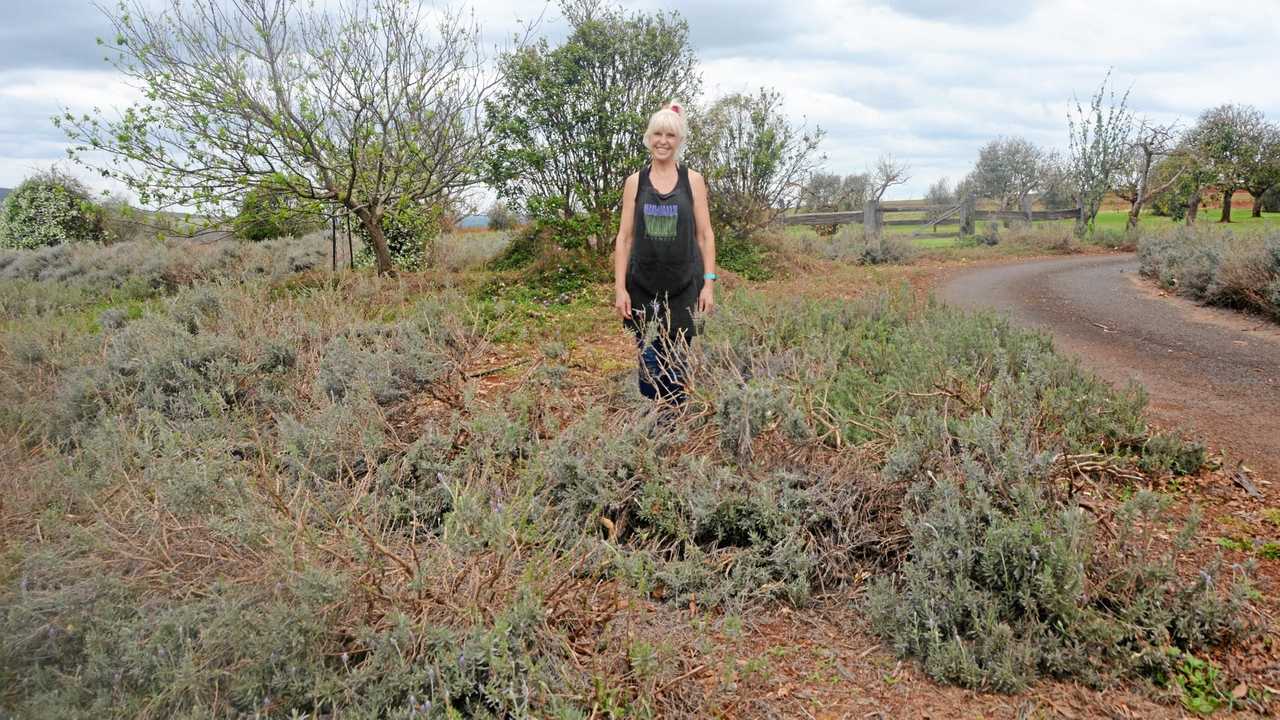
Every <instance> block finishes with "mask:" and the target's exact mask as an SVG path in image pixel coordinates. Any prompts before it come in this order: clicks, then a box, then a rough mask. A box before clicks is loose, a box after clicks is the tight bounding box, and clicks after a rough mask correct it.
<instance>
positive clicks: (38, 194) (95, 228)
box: [0, 169, 103, 249]
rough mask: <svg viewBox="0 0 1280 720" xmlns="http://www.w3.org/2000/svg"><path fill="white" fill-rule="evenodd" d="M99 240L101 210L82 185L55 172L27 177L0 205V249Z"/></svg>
mask: <svg viewBox="0 0 1280 720" xmlns="http://www.w3.org/2000/svg"><path fill="white" fill-rule="evenodd" d="M102 240H103V211H102V208H100V207H98V206H97V205H96V204H95V203H94V202H93V200H92V199H91V198H90V197H89V191H88V189H86V188H85V186H84V184H83V183H81V182H80V181H79V180H77V179H75V178H74V177H72V176H70V175H67V174H65V173H62V172H59V171H58V170H56V169H54V170H49V171H46V172H42V173H38V174H36V175H33V176H32V177H30V178H27V179H26V180H24V181H22V184H21V185H19V186H18V187H17V188H15V189H14V190H13V192H11V193H9V194H8V195H7V196H5V198H4V201H3V202H0V248H15V249H34V248H41V247H48V246H51V245H67V244H71V243H99V242H102Z"/></svg>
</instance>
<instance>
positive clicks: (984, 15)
mask: <svg viewBox="0 0 1280 720" xmlns="http://www.w3.org/2000/svg"><path fill="white" fill-rule="evenodd" d="M878 4H879V5H881V6H883V7H887V8H889V9H891V10H893V11H894V12H897V13H899V14H902V15H909V16H911V17H916V18H920V19H922V20H937V21H940V22H950V23H959V24H962V25H1006V24H1009V23H1013V22H1017V21H1018V20H1021V19H1023V18H1025V17H1027V16H1028V15H1030V14H1031V13H1032V12H1033V11H1034V10H1035V9H1036V6H1037V5H1039V4H1040V3H1039V2H1035V1H1033V0H968V2H956V0H879V2H878Z"/></svg>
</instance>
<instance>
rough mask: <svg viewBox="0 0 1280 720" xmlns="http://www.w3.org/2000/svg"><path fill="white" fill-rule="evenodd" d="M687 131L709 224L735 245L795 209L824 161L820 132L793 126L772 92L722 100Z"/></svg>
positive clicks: (726, 97)
mask: <svg viewBox="0 0 1280 720" xmlns="http://www.w3.org/2000/svg"><path fill="white" fill-rule="evenodd" d="M690 132H691V135H692V138H691V140H690V148H689V152H690V155H691V161H692V162H693V163H694V164H695V165H696V166H697V167H698V168H699V169H700V170H701V171H702V173H703V175H704V176H705V177H706V179H707V186H708V190H709V193H710V205H711V207H710V210H711V219H712V221H713V222H714V223H715V224H716V226H717V227H719V228H721V229H722V230H724V231H727V233H728V235H730V236H732V237H733V238H734V239H737V240H740V241H741V240H748V239H749V238H750V237H751V235H752V234H754V233H755V232H757V231H759V230H760V229H761V228H763V227H765V226H766V225H768V224H769V223H771V222H773V220H774V218H776V217H777V215H778V213H780V212H782V211H783V210H784V209H786V208H788V207H795V206H796V205H797V204H798V203H799V201H800V195H801V189H802V188H803V187H804V186H805V184H806V182H807V181H808V180H809V176H810V175H811V174H812V173H813V171H814V169H815V167H816V166H817V165H818V164H819V163H821V162H822V161H823V160H825V157H823V156H821V155H819V154H818V145H819V143H820V142H821V141H822V136H823V131H822V129H821V128H814V129H813V130H808V129H806V128H803V127H798V126H795V125H793V124H792V123H791V122H790V121H789V120H788V119H787V116H786V114H785V113H784V112H783V105H782V94H781V93H779V92H777V91H775V90H767V89H764V88H761V89H760V91H759V92H758V93H756V94H755V95H747V94H743V93H735V94H732V95H727V96H725V97H722V98H720V99H719V100H717V101H716V102H715V103H714V104H713V105H712V106H711V108H710V109H708V110H707V111H706V112H705V113H702V114H700V115H698V116H696V117H695V118H694V120H693V122H692V127H691V130H690Z"/></svg>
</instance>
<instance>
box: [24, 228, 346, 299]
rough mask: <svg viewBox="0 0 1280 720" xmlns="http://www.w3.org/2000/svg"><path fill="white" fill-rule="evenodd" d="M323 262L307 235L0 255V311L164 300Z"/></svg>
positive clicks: (320, 245)
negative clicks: (198, 287) (195, 287)
mask: <svg viewBox="0 0 1280 720" xmlns="http://www.w3.org/2000/svg"><path fill="white" fill-rule="evenodd" d="M328 260H329V249H328V247H327V243H326V242H324V241H323V240H321V239H320V238H317V237H314V236H312V237H307V238H302V239H291V240H275V241H264V242H261V243H257V244H255V245H247V244H244V243H240V242H235V241H220V242H215V243H209V244H201V243H194V242H191V241H189V240H178V239H167V240H163V241H157V240H140V241H134V242H120V243H115V244H112V245H108V246H105V247H104V246H94V245H56V246H52V247H44V248H39V249H35V250H11V251H4V250H0V312H3V313H4V315H5V316H7V317H19V316H24V315H30V316H40V315H47V314H50V313H56V312H60V311H63V310H67V309H75V308H77V307H83V306H86V305H93V304H97V303H101V302H103V301H116V302H119V301H130V300H144V299H148V298H153V297H158V296H163V295H168V294H171V293H174V292H177V291H179V290H181V289H183V288H188V287H191V286H193V285H195V284H197V283H201V282H217V281H222V280H229V281H245V280H251V279H254V278H266V279H271V280H281V279H284V278H286V277H288V276H290V275H294V274H297V273H303V272H306V271H308V270H313V269H316V268H321V267H326V266H327V265H328Z"/></svg>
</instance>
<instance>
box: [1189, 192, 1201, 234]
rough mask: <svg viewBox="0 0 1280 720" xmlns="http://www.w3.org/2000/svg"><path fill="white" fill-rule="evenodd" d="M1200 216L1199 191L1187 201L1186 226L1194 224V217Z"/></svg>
mask: <svg viewBox="0 0 1280 720" xmlns="http://www.w3.org/2000/svg"><path fill="white" fill-rule="evenodd" d="M1199 214H1200V191H1199V190H1197V191H1195V192H1194V193H1192V195H1191V199H1190V200H1188V201H1187V224H1188V225H1195V224H1196V215H1199Z"/></svg>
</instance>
